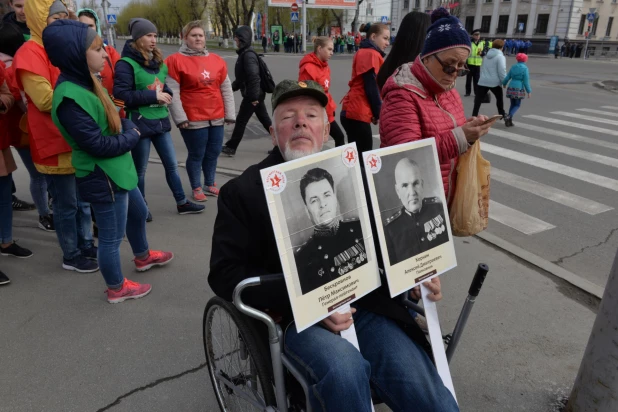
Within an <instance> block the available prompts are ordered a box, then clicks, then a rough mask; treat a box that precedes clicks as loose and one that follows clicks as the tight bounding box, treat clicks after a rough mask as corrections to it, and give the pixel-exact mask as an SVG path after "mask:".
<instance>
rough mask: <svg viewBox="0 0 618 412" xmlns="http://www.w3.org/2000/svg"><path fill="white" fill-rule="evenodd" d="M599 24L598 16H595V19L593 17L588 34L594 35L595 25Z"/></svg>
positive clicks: (595, 32) (595, 33) (595, 31)
mask: <svg viewBox="0 0 618 412" xmlns="http://www.w3.org/2000/svg"><path fill="white" fill-rule="evenodd" d="M598 25H599V18H598V17H597V18H596V19H594V22H592V30H590V34H591V35H592V36H596V35H597V26H598Z"/></svg>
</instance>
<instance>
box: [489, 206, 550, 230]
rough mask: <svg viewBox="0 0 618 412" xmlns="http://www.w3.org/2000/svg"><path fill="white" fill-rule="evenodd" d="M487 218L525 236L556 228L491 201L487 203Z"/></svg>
mask: <svg viewBox="0 0 618 412" xmlns="http://www.w3.org/2000/svg"><path fill="white" fill-rule="evenodd" d="M489 218H490V219H492V220H495V221H496V222H500V223H502V224H503V225H505V226H508V227H510V228H513V229H515V230H517V231H519V232H521V233H523V234H526V235H533V234H535V233H540V232H544V231H546V230H549V229H553V228H555V227H556V226H554V225H552V224H551V223H547V222H544V221H542V220H541V219H537V218H536V217H532V216H530V215H527V214H525V213H522V212H520V211H518V210H515V209H512V208H510V207H508V206H505V205H503V204H501V203H498V202H496V201H493V200H490V201H489Z"/></svg>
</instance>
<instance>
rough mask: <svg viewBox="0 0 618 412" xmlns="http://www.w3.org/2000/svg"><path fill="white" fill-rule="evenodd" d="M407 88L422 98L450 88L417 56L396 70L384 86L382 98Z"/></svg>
mask: <svg viewBox="0 0 618 412" xmlns="http://www.w3.org/2000/svg"><path fill="white" fill-rule="evenodd" d="M401 88H403V89H407V90H409V91H411V92H414V93H416V94H418V95H419V96H421V97H422V98H426V97H433V96H434V95H436V94H441V93H445V92H447V91H448V90H446V89H445V88H444V86H442V85H441V84H440V83H438V82H437V81H436V79H434V77H433V76H432V75H431V73H429V70H427V68H426V67H425V65H424V64H423V62H421V58H420V57H417V58H416V60H414V62H412V63H406V64H404V65H402V66H401V67H399V68H398V69H397V70H395V73H393V75H392V76H391V77H389V78H388V80H387V81H386V83H385V84H384V87H382V100H384V99H385V98H386V95H387V94H388V93H389V92H390V91H393V90H398V89H401Z"/></svg>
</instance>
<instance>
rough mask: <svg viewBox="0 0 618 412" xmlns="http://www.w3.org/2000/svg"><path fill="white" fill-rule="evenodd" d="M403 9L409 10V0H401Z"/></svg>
mask: <svg viewBox="0 0 618 412" xmlns="http://www.w3.org/2000/svg"><path fill="white" fill-rule="evenodd" d="M403 8H404V10H408V9H409V8H410V0H403Z"/></svg>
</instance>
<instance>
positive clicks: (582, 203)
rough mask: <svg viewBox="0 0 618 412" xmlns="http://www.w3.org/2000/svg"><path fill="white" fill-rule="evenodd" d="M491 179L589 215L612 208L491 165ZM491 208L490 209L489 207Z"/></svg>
mask: <svg viewBox="0 0 618 412" xmlns="http://www.w3.org/2000/svg"><path fill="white" fill-rule="evenodd" d="M491 180H497V181H498V182H501V183H504V184H505V185H509V186H512V187H514V188H517V189H519V190H523V191H524V192H528V193H532V194H533V195H536V196H539V197H542V198H544V199H547V200H551V201H553V202H556V203H560V204H561V205H564V206H567V207H570V208H572V209H575V210H579V211H580V212H584V213H587V214H589V215H598V214H599V213H603V212H607V211H608V210H612V209H613V207H610V206H606V205H604V204H601V203H598V202H595V201H593V200H590V199H586V198H585V197H581V196H578V195H576V194H573V193H569V192H566V191H564V190H560V189H556V188H555V187H552V186H548V185H545V184H543V183H539V182H536V181H534V180H531V179H527V178H525V177H522V176H518V175H516V174H513V173H509V172H505V171H504V170H500V169H496V168H495V167H493V166H492V167H491ZM490 210H491V209H490Z"/></svg>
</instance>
